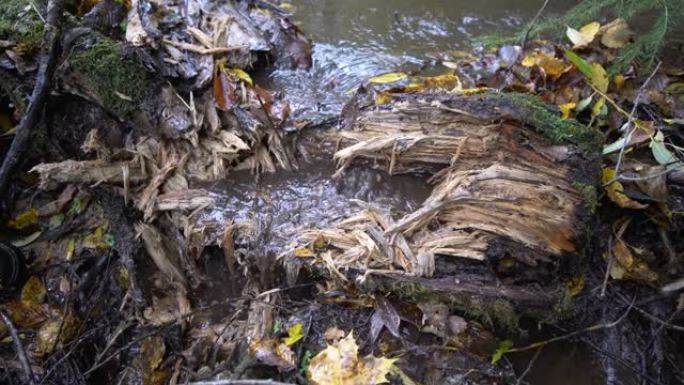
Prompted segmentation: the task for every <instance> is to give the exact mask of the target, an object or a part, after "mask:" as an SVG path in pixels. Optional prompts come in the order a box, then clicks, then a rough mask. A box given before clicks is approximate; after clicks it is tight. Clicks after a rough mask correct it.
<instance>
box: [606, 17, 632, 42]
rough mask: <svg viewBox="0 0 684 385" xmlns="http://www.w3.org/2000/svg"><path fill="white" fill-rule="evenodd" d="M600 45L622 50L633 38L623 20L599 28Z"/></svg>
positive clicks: (616, 20)
mask: <svg viewBox="0 0 684 385" xmlns="http://www.w3.org/2000/svg"><path fill="white" fill-rule="evenodd" d="M600 32H601V34H602V35H601V44H603V45H605V46H606V47H608V48H622V47H624V46H625V45H627V43H629V41H630V40H631V39H632V36H634V32H632V30H631V29H630V28H629V25H628V24H627V22H626V21H625V20H624V19H615V20H613V21H611V22H610V23H608V24H606V25H604V26H603V27H601V30H600Z"/></svg>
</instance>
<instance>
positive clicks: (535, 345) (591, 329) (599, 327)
mask: <svg viewBox="0 0 684 385" xmlns="http://www.w3.org/2000/svg"><path fill="white" fill-rule="evenodd" d="M635 300H636V297H634V299H632V303H630V305H629V307H627V310H626V311H625V313H624V314H622V315H621V316H620V318H618V319H617V320H615V321H613V322H610V323H607V324H597V325H591V326H587V327H586V328H584V329H580V330H575V331H573V332H570V333H566V334H563V335H561V336H558V337H553V338H549V339H548V340H544V341H539V342H535V343H532V344H529V345H527V346H522V347H519V348H513V349H510V350H508V351H507V353H515V352H525V351H528V350H532V349H536V348H540V347H542V346H546V345H548V344H550V343H552V342H558V341H562V340H567V339H568V338H572V337H574V336H577V335H579V334H582V333H586V332H594V331H597V330H603V329H610V328H614V327H615V326H617V325H619V324H620V323H621V322H622V321H623V320H624V319H625V318H626V317H627V315H628V314H629V312H630V311H631V310H632V307H633V306H634V301H635Z"/></svg>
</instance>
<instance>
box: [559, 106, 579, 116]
mask: <svg viewBox="0 0 684 385" xmlns="http://www.w3.org/2000/svg"><path fill="white" fill-rule="evenodd" d="M575 107H577V103H575V102H570V103H564V104H561V105H560V106H558V108H559V109H560V111H561V114H562V118H563V119H569V118H570V113H571V112H572V110H574V109H575Z"/></svg>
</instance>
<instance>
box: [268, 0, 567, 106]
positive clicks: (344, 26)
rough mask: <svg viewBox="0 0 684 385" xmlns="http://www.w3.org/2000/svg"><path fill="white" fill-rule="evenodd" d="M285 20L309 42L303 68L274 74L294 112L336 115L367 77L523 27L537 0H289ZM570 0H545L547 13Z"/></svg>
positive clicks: (408, 68) (414, 66)
mask: <svg viewBox="0 0 684 385" xmlns="http://www.w3.org/2000/svg"><path fill="white" fill-rule="evenodd" d="M291 3H292V4H293V5H294V16H293V19H294V21H295V22H297V23H298V25H300V26H301V27H302V29H303V30H304V31H306V34H307V36H308V37H310V38H311V39H312V40H313V41H314V42H315V45H314V49H313V58H314V64H313V68H312V69H311V71H276V72H275V73H273V75H272V79H273V81H274V82H275V83H276V85H277V86H278V88H279V89H283V88H284V89H285V90H286V92H287V94H288V99H289V101H290V103H291V106H292V107H293V109H294V111H295V115H296V116H301V117H306V118H311V117H317V116H320V115H321V114H322V115H334V114H336V113H338V112H339V110H340V109H341V107H342V105H343V103H344V102H345V101H346V100H347V99H348V98H349V93H350V91H351V90H354V89H355V88H356V87H357V86H358V85H359V84H361V83H362V82H363V81H364V80H365V79H368V78H369V77H371V76H373V75H377V74H380V73H384V72H389V71H395V70H406V71H416V70H418V69H419V68H421V67H424V66H425V65H429V63H430V62H431V60H432V58H434V57H435V56H438V55H442V54H445V53H448V52H449V51H453V50H468V49H471V48H472V39H473V38H474V37H476V36H482V35H484V34H503V35H506V34H510V33H513V32H515V31H518V30H519V29H520V28H521V27H523V26H524V25H526V23H528V22H529V20H530V19H531V18H532V17H533V16H534V14H535V13H536V12H537V10H538V9H539V7H540V6H541V4H542V3H543V1H542V0H515V1H513V0H475V1H472V0H421V1H415V0H391V1H388V0H293V1H291ZM573 3H575V1H551V2H550V4H549V5H548V7H547V9H546V12H547V14H553V13H558V12H561V11H562V10H564V9H566V8H567V7H569V6H571V5H572V4H573Z"/></svg>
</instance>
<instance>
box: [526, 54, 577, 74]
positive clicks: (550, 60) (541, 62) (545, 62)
mask: <svg viewBox="0 0 684 385" xmlns="http://www.w3.org/2000/svg"><path fill="white" fill-rule="evenodd" d="M521 64H522V65H523V66H524V67H532V66H535V65H536V66H539V67H540V68H542V69H543V70H544V72H546V74H547V75H549V76H552V77H557V76H560V75H561V74H562V73H564V72H565V71H566V70H567V69H568V67H569V65H568V63H566V62H564V61H563V60H560V59H558V58H556V57H554V56H553V55H550V54H548V53H546V52H539V51H537V52H535V53H533V54H531V55H528V56H526V57H525V58H524V59H523V60H522V62H521Z"/></svg>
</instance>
